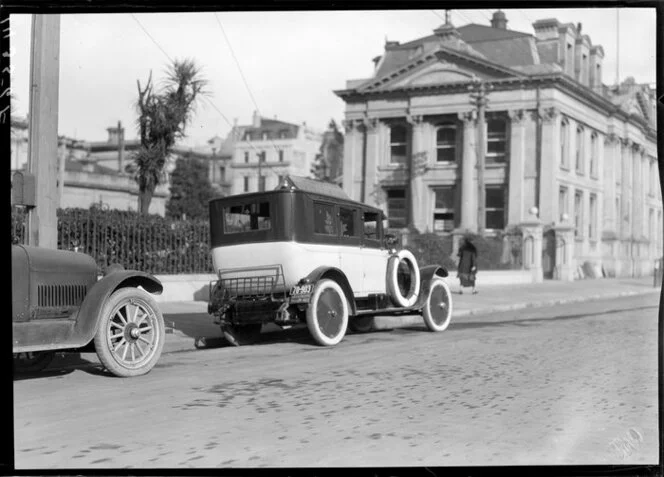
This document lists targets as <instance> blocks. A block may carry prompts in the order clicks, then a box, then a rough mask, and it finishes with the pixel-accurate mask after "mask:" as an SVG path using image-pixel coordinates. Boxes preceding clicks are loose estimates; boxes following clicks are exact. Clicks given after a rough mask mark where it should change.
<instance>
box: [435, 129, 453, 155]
mask: <svg viewBox="0 0 664 477" xmlns="http://www.w3.org/2000/svg"><path fill="white" fill-rule="evenodd" d="M436 161H438V162H455V161H456V125H454V124H441V125H440V126H438V128H437V129H436Z"/></svg>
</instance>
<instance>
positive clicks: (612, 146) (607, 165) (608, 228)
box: [600, 133, 619, 236]
mask: <svg viewBox="0 0 664 477" xmlns="http://www.w3.org/2000/svg"><path fill="white" fill-rule="evenodd" d="M618 153H619V146H618V136H616V135H615V134H613V133H612V134H608V135H606V136H605V137H604V156H603V159H604V160H603V161H602V162H603V167H604V174H603V176H602V178H603V182H604V187H603V189H604V214H603V215H602V217H601V218H602V222H601V224H600V226H601V227H602V232H601V233H602V234H605V232H613V233H615V232H617V229H616V225H617V219H618V217H616V205H615V203H616V172H617V171H616V170H615V164H616V154H618ZM605 235H607V236H608V235H610V234H605ZM600 236H603V235H600Z"/></svg>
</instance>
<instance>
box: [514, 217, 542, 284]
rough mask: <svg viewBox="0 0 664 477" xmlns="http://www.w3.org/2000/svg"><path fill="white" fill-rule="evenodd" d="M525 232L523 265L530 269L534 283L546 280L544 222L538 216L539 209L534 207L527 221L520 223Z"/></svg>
mask: <svg viewBox="0 0 664 477" xmlns="http://www.w3.org/2000/svg"><path fill="white" fill-rule="evenodd" d="M520 227H521V231H522V232H523V241H522V244H523V245H522V246H523V249H522V257H523V266H524V268H525V269H526V270H530V271H531V272H532V276H533V283H541V282H542V281H543V280H544V272H543V269H542V229H543V227H542V222H541V221H540V220H539V218H538V217H537V209H536V208H535V207H533V209H532V210H531V212H530V217H529V218H528V220H527V221H525V222H522V223H521V224H520Z"/></svg>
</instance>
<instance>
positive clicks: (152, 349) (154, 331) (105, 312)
mask: <svg viewBox="0 0 664 477" xmlns="http://www.w3.org/2000/svg"><path fill="white" fill-rule="evenodd" d="M165 336H166V332H165V329H164V318H163V317H162V315H161V311H160V310H159V307H158V306H157V302H156V301H155V300H154V298H152V296H151V295H149V294H148V293H147V292H145V291H143V290H140V289H138V288H122V289H120V290H118V291H116V292H114V293H113V294H112V295H111V296H110V297H109V298H108V300H106V303H104V306H103V307H102V310H101V318H100V320H99V325H98V328H97V333H96V335H95V338H94V343H95V349H96V350H97V355H98V356H99V360H100V361H101V363H102V364H103V365H104V367H105V368H106V369H107V370H109V371H110V372H111V373H113V374H114V375H116V376H120V377H123V378H124V377H133V376H141V375H143V374H146V373H148V372H149V371H150V370H151V369H152V368H153V367H154V365H155V364H157V361H158V360H159V357H160V356H161V350H162V349H163V347H164V341H165Z"/></svg>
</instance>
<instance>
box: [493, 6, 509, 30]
mask: <svg viewBox="0 0 664 477" xmlns="http://www.w3.org/2000/svg"><path fill="white" fill-rule="evenodd" d="M491 28H500V29H501V30H507V18H506V17H505V12H503V11H502V10H498V11H497V12H495V13H494V14H493V17H492V18H491Z"/></svg>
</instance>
